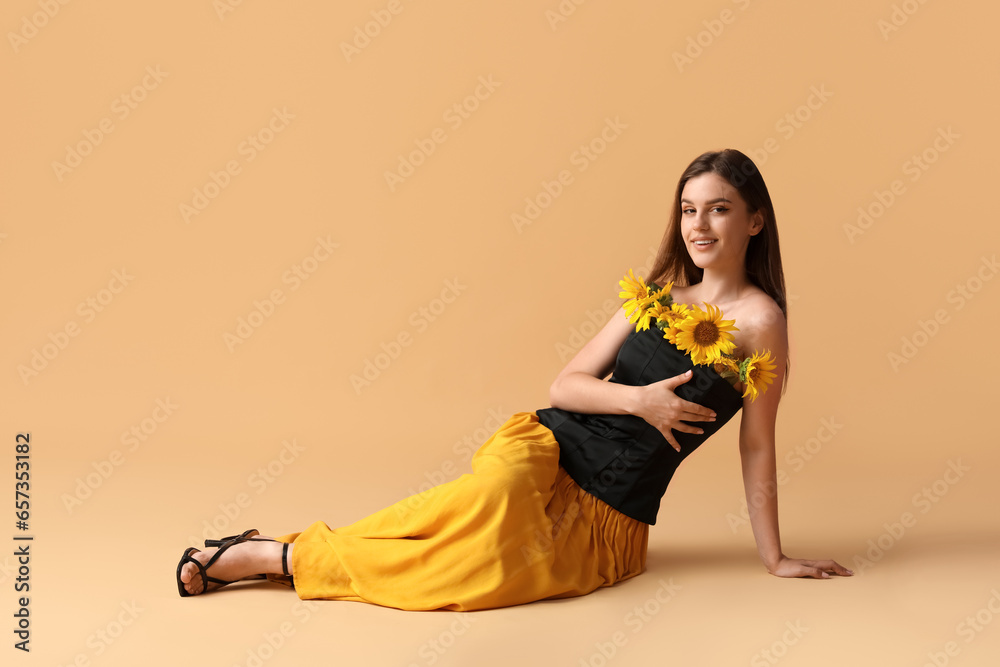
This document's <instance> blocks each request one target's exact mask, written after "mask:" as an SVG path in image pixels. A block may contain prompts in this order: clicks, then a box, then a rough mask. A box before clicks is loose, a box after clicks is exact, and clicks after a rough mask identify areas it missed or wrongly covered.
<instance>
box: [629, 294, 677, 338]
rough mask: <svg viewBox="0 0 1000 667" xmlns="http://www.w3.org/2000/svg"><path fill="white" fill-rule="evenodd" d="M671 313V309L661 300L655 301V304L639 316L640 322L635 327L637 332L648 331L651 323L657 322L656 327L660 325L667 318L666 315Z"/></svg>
mask: <svg viewBox="0 0 1000 667" xmlns="http://www.w3.org/2000/svg"><path fill="white" fill-rule="evenodd" d="M668 312H670V308H668V307H667V306H665V305H664V304H663V301H662V300H661V299H654V300H653V302H652V303H651V304H650V305H649V306H648V307H647V308H646V309H645V310H644V311H643V312H642V314H641V315H640V316H639V320H638V322H637V323H636V325H635V330H636V331H639V329H648V328H649V325H650V323H651V322H653V321H655V322H656V325H657V326H659V325H660V320H661V318H662V317H664V316H665V313H668Z"/></svg>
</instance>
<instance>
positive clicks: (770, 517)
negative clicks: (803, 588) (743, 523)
mask: <svg viewBox="0 0 1000 667" xmlns="http://www.w3.org/2000/svg"><path fill="white" fill-rule="evenodd" d="M743 324H744V326H745V329H744V331H745V335H744V339H743V346H744V349H743V352H744V354H746V353H749V352H752V351H753V350H755V349H756V350H760V351H763V350H764V349H767V350H770V351H771V354H772V355H773V357H774V358H775V363H776V368H775V369H774V371H773V372H774V373H775V375H776V377H775V379H774V382H773V383H772V384H771V385H770V386H769V387H768V388H767V391H765V392H764V393H762V394H760V395H758V396H757V400H755V401H753V402H751V401H750V399H749V398H746V399H744V400H743V417H742V419H741V422H740V459H741V462H742V467H743V489H744V491H745V493H746V498H747V510H748V512H749V515H750V525H751V527H752V529H753V536H754V539H755V540H756V541H757V552H758V554H759V555H760V559H761V561H762V562H763V563H764V566H765V567H766V568H767V571H768V572H770V573H771V574H774V575H776V576H779V577H815V578H822V579H825V578H828V577H829V576H830V575H829V574H828V573H829V572H832V573H834V574H839V575H843V576H849V575H851V574H853V572H851V571H850V570H848V569H847V568H845V567H843V566H842V565H840V564H838V563H836V562H835V561H832V560H803V559H799V558H788V557H787V556H785V555H784V553H782V550H781V537H780V535H779V531H778V482H777V472H776V463H775V444H774V440H775V438H774V431H775V422H776V421H777V415H778V402H779V401H780V400H781V385H782V382H783V380H784V375H785V360H786V358H787V355H788V336H787V327H786V325H785V318H784V316H783V315H782V313H781V310H780V309H778V307H777V305H775V304H773V303H771V304H770V305H769V307H766V308H765V309H763V311H762V313H761V315H760V316H759V318H758V319H757V320H756V321H752V322H744V323H743ZM747 325H749V326H747Z"/></svg>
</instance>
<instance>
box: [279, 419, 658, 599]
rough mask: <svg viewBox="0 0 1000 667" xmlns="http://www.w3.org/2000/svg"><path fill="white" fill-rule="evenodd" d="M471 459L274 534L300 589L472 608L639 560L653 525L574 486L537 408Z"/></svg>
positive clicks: (321, 595) (582, 588) (583, 580)
mask: <svg viewBox="0 0 1000 667" xmlns="http://www.w3.org/2000/svg"><path fill="white" fill-rule="evenodd" d="M472 470H473V472H472V473H471V474H464V475H462V476H461V477H459V478H458V479H455V480H452V481H450V482H446V483H444V484H441V485H439V486H436V487H434V488H432V489H428V490H427V491H424V492H423V493H418V494H415V495H413V496H410V497H408V498H404V499H403V500H400V501H399V502H397V503H395V504H393V505H390V506H389V507H386V508H385V509H383V510H380V511H378V512H375V513H374V514H372V515H370V516H368V517H366V518H364V519H361V520H360V521H357V522H355V523H353V524H351V525H349V526H345V527H342V528H336V529H332V530H331V529H330V527H329V526H327V524H326V523H324V522H322V521H317V522H316V523H314V524H312V525H311V526H309V527H308V528H307V529H306V530H304V531H302V532H299V533H290V534H288V535H283V536H281V537H279V538H277V539H278V540H279V541H281V542H294V544H295V546H294V548H293V549H292V557H291V561H292V562H291V573H292V579H293V581H294V587H295V591H296V593H297V595H298V596H299V598H301V599H303V600H307V599H325V600H354V601H358V602H369V603H372V604H377V605H382V606H385V607H395V608H397V609H407V610H428V609H450V610H457V611H471V610H475V609H490V608H495V607H507V606H511V605H517V604H523V603H526V602H532V601H534V600H541V599H545V598H565V597H573V596H577V595H585V594H587V593H590V592H591V591H593V590H595V589H597V588H600V587H602V586H611V585H612V584H615V583H617V582H619V581H623V580H625V579H629V578H631V577H634V576H635V575H637V574H639V573H640V572H642V571H643V569H644V568H645V564H646V546H647V539H648V535H649V525H648V524H645V523H643V522H641V521H638V520H636V519H632V518H630V517H627V516H625V515H624V514H622V513H621V512H618V511H617V510H615V509H614V508H612V507H611V506H610V505H608V504H606V503H605V502H603V501H601V500H599V499H598V498H596V497H595V496H593V495H591V494H590V493H588V492H586V491H584V490H583V489H581V488H580V486H579V485H577V483H576V482H575V481H573V479H572V478H571V477H570V476H569V475H568V474H567V473H566V471H565V470H564V469H563V468H561V467H560V466H559V444H558V443H557V442H556V440H555V436H554V435H553V434H552V431H550V430H549V429H548V428H547V427H545V426H543V425H542V424H540V423H539V422H538V416H537V415H536V414H535V413H534V412H517V413H515V414H514V415H513V416H511V417H510V418H509V419H508V420H507V421H506V422H505V423H504V424H503V425H502V426H501V427H500V428H499V429H498V430H497V432H496V433H494V434H493V435H492V436H490V438H489V440H487V441H486V442H485V443H484V444H483V445H482V447H480V448H479V449H478V450H477V451H476V453H475V455H474V456H473V457H472ZM269 578H270V579H271V580H273V581H279V582H282V583H286V584H287V583H290V582H289V581H288V578H287V577H284V576H283V575H269Z"/></svg>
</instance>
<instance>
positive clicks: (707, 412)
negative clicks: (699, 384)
mask: <svg viewBox="0 0 1000 667" xmlns="http://www.w3.org/2000/svg"><path fill="white" fill-rule="evenodd" d="M681 407H682V408H684V412H685V413H686V414H685V416H684V419H687V420H689V421H699V422H705V421H715V410H712V409H711V408H706V407H705V406H704V405H698V404H697V403H692V402H691V401H684V402H683V403H682V404H681Z"/></svg>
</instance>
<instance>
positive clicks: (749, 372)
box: [747, 366, 758, 382]
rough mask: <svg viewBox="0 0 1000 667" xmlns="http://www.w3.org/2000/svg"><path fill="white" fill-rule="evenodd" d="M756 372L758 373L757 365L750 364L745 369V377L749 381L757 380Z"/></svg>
mask: <svg viewBox="0 0 1000 667" xmlns="http://www.w3.org/2000/svg"><path fill="white" fill-rule="evenodd" d="M757 373H758V369H757V367H756V366H751V367H750V368H748V369H747V379H749V380H750V382H757Z"/></svg>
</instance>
